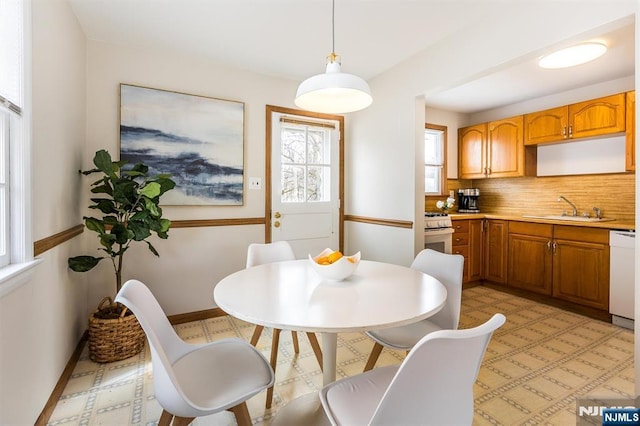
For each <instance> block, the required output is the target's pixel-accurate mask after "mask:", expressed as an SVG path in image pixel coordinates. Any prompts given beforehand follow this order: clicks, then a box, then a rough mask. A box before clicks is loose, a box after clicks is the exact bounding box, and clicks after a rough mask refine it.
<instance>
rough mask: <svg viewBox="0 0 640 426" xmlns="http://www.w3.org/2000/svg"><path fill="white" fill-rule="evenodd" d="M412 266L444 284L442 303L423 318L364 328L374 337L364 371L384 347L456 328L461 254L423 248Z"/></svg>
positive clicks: (399, 345)
mask: <svg viewBox="0 0 640 426" xmlns="http://www.w3.org/2000/svg"><path fill="white" fill-rule="evenodd" d="M411 267H412V268H414V269H417V270H420V271H422V272H424V273H425V274H428V275H431V276H433V277H434V278H436V279H437V280H438V281H440V282H441V283H442V284H443V285H444V286H445V288H446V289H447V300H446V302H445V306H444V307H443V308H442V309H441V310H440V311H439V312H437V313H436V314H434V315H432V316H431V317H429V318H427V319H425V320H422V321H418V322H415V323H412V324H408V325H403V326H400V327H393V328H387V329H383V330H374V331H368V332H366V334H367V336H369V337H370V338H371V339H373V341H374V345H373V349H372V350H371V355H369V359H368V360H367V363H366V365H365V367H364V371H369V370H371V369H372V368H373V367H374V366H375V364H376V361H377V360H378V357H379V356H380V353H381V352H382V349H383V348H384V347H388V348H392V349H397V350H404V351H408V350H410V349H411V348H412V347H413V345H415V344H416V342H418V340H420V339H422V338H423V337H424V336H425V335H426V334H428V333H431V332H433V331H436V330H455V329H456V328H458V322H459V321H460V304H461V301H462V274H463V269H464V257H463V256H462V255H459V254H445V253H440V252H438V251H435V250H431V249H424V250H422V251H421V252H420V253H418V255H417V256H416V257H415V259H414V260H413V263H412V264H411Z"/></svg>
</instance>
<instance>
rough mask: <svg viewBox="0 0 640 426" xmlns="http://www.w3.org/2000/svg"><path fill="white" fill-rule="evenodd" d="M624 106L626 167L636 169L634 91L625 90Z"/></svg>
mask: <svg viewBox="0 0 640 426" xmlns="http://www.w3.org/2000/svg"><path fill="white" fill-rule="evenodd" d="M626 103H627V108H626V114H627V118H626V122H627V123H626V126H627V128H626V146H627V148H626V155H625V157H626V161H625V163H626V167H625V169H626V170H627V171H630V172H631V171H634V170H635V169H636V91H635V90H633V91H631V92H627V100H626Z"/></svg>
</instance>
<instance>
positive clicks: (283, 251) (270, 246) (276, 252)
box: [247, 241, 322, 408]
mask: <svg viewBox="0 0 640 426" xmlns="http://www.w3.org/2000/svg"><path fill="white" fill-rule="evenodd" d="M295 259H296V256H295V254H294V253H293V249H292V248H291V245H290V244H289V243H288V242H287V241H275V242H273V243H266V244H260V243H252V244H249V248H248V249H247V268H251V267H252V266H257V265H263V264H265V263H271V262H281V261H285V260H295ZM262 330H264V327H263V326H261V325H256V328H255V330H254V331H253V335H252V336H251V344H252V345H253V346H256V345H257V344H258V340H259V339H260V336H261V335H262ZM281 331H282V330H281V329H278V328H274V329H273V338H272V340H271V359H270V363H271V368H273V371H275V370H276V364H277V363H278V346H279V344H280V332H281ZM307 338H308V339H309V343H310V344H311V348H312V349H313V353H314V354H315V356H316V359H317V360H318V363H319V364H320V369H321V370H322V350H321V349H320V344H319V343H318V339H317V337H316V335H315V334H314V333H307ZM291 339H292V340H293V350H294V352H295V353H300V346H299V344H298V335H297V334H296V332H295V331H292V332H291ZM272 401H273V386H272V387H270V388H269V389H268V390H267V401H266V408H271V403H272Z"/></svg>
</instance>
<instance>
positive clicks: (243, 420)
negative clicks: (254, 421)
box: [230, 402, 251, 426]
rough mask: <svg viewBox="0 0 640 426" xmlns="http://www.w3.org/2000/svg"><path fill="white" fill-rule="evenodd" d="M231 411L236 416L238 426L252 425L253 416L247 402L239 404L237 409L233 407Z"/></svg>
mask: <svg viewBox="0 0 640 426" xmlns="http://www.w3.org/2000/svg"><path fill="white" fill-rule="evenodd" d="M230 410H231V411H232V412H233V414H235V416H236V422H238V426H250V425H251V415H250V414H249V409H248V408H247V403H246V402H243V403H242V404H238V405H236V406H235V407H231V408H230Z"/></svg>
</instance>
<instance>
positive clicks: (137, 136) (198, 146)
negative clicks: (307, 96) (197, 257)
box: [120, 84, 244, 206]
mask: <svg viewBox="0 0 640 426" xmlns="http://www.w3.org/2000/svg"><path fill="white" fill-rule="evenodd" d="M120 159H121V160H127V161H128V162H129V163H130V164H135V163H137V162H143V163H144V164H146V165H147V166H149V172H150V173H151V174H158V173H169V174H171V178H172V179H173V180H174V181H175V182H176V187H175V189H174V190H172V191H169V192H167V193H166V194H165V195H163V197H162V204H163V205H233V206H239V205H242V204H243V182H244V162H243V160H244V103H242V102H235V101H227V100H223V99H216V98H209V97H204V96H196V95H189V94H184V93H177V92H171V91H165V90H158V89H150V88H146V87H139V86H132V85H127V84H121V85H120Z"/></svg>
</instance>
